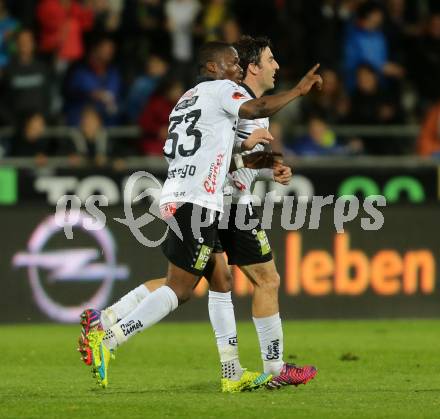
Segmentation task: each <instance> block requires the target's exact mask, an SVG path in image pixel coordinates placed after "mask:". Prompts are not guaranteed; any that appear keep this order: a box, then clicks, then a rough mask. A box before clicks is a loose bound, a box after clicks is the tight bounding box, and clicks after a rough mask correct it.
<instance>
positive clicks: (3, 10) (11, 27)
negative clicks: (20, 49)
mask: <svg viewBox="0 0 440 419" xmlns="http://www.w3.org/2000/svg"><path fill="white" fill-rule="evenodd" d="M18 27H19V23H18V21H17V20H16V19H14V18H13V17H11V16H10V15H9V11H8V8H7V6H6V2H5V0H0V70H1V69H2V68H4V67H5V66H6V65H7V64H8V63H9V57H10V54H11V49H12V45H13V40H14V34H15V32H16V31H17V30H18Z"/></svg>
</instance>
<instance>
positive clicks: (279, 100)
mask: <svg viewBox="0 0 440 419" xmlns="http://www.w3.org/2000/svg"><path fill="white" fill-rule="evenodd" d="M318 68H319V64H316V65H315V66H314V67H313V68H312V69H311V70H310V71H309V72H308V73H307V74H306V75H305V76H304V77H303V78H302V79H301V80H300V82H299V83H298V84H297V85H296V86H295V87H294V88H293V89H291V90H287V91H285V92H281V93H278V94H276V95H272V96H263V97H260V98H258V99H252V100H248V101H247V102H244V103H243V104H242V105H241V106H240V110H239V113H238V115H239V117H240V118H244V119H257V118H266V117H268V116H272V115H273V114H275V113H276V112H278V111H279V110H280V109H282V108H284V106H286V105H287V104H288V103H290V102H291V101H292V100H294V99H296V98H297V97H300V96H304V95H306V94H307V93H309V91H310V89H311V88H312V87H313V86H315V85H316V86H317V88H318V89H321V86H322V78H321V76H320V75H319V74H316V71H317V70H318Z"/></svg>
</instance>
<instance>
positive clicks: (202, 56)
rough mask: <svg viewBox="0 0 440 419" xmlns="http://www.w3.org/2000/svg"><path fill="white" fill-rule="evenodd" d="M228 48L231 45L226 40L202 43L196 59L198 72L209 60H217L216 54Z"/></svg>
mask: <svg viewBox="0 0 440 419" xmlns="http://www.w3.org/2000/svg"><path fill="white" fill-rule="evenodd" d="M230 48H231V45H230V44H228V43H226V42H220V41H211V42H206V43H204V44H203V45H202V46H201V47H200V49H199V56H198V61H197V64H198V68H199V72H200V71H201V70H202V69H203V68H205V67H206V64H207V63H208V62H209V61H217V58H218V56H219V55H220V54H223V53H224V52H225V51H226V50H228V49H230Z"/></svg>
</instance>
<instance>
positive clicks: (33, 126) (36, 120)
mask: <svg viewBox="0 0 440 419" xmlns="http://www.w3.org/2000/svg"><path fill="white" fill-rule="evenodd" d="M45 130H46V121H45V119H44V116H43V115H42V114H40V113H33V114H29V115H27V116H25V117H24V118H23V120H22V122H21V123H20V124H19V125H18V129H17V131H16V135H15V137H14V139H13V141H12V144H11V155H12V156H14V157H35V159H36V164H37V165H38V166H43V165H45V164H46V163H47V156H48V154H49V142H48V140H47V138H46V137H45V136H44V133H45Z"/></svg>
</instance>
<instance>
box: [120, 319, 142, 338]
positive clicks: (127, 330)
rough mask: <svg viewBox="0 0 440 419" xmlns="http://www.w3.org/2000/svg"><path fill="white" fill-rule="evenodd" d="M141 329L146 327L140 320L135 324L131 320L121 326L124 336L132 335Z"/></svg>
mask: <svg viewBox="0 0 440 419" xmlns="http://www.w3.org/2000/svg"><path fill="white" fill-rule="evenodd" d="M141 327H144V325H143V324H142V322H141V321H140V320H138V321H137V322H135V321H134V320H130V321H129V322H128V323H122V324H121V329H122V333H124V336H128V335H130V334H132V333H133V332H135V331H136V330H138V329H140V328H141Z"/></svg>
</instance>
